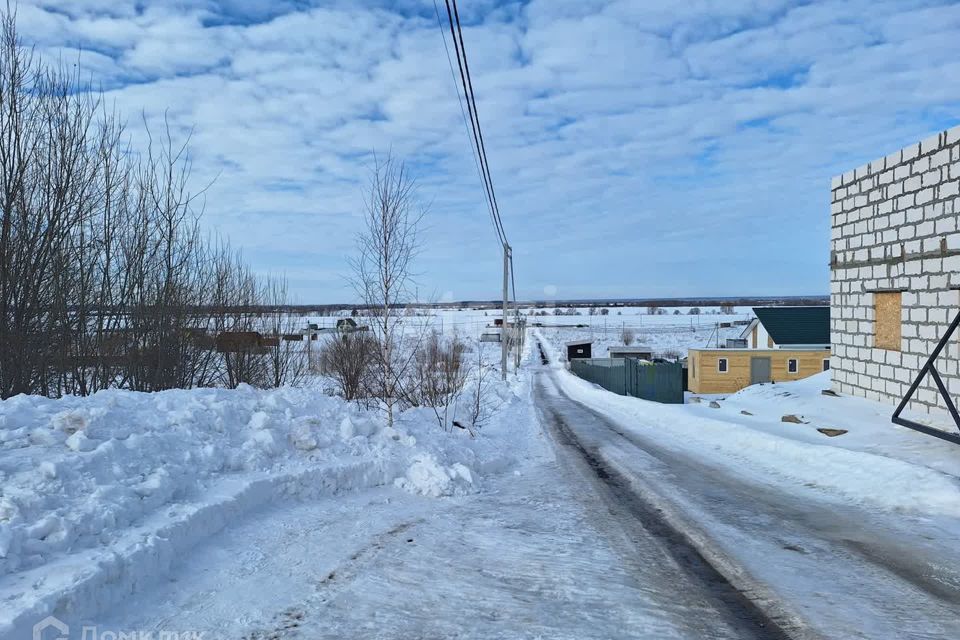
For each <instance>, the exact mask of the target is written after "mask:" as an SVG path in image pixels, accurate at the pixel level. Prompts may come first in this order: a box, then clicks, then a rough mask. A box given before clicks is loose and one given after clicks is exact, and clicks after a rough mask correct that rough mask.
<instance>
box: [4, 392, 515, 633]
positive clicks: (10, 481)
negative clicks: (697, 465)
mask: <svg viewBox="0 0 960 640" xmlns="http://www.w3.org/2000/svg"><path fill="white" fill-rule="evenodd" d="M525 384H526V383H525V382H524V380H523V379H515V380H513V381H511V382H510V383H508V384H506V385H500V386H498V387H497V388H496V390H495V391H496V398H497V401H498V405H499V409H498V413H497V415H496V416H495V419H494V420H492V421H491V424H489V425H488V426H487V427H484V428H482V429H480V430H475V431H476V435H475V437H473V436H471V435H470V434H469V433H467V432H466V431H461V430H459V429H454V430H453V431H452V432H445V431H443V430H441V429H440V427H439V425H438V424H437V421H436V418H435V417H434V416H433V414H432V412H429V411H428V410H425V409H416V410H410V411H407V412H404V413H403V414H401V415H400V416H399V417H398V419H397V420H396V422H395V424H394V426H393V427H388V426H386V424H385V421H384V418H383V417H382V415H381V414H379V413H373V412H368V411H364V410H361V409H358V408H357V407H356V406H355V405H352V404H348V403H345V402H344V401H342V400H341V399H339V398H335V397H330V396H326V395H323V394H321V393H319V392H317V391H315V390H310V389H293V388H281V389H276V390H258V389H254V388H251V387H248V386H241V387H239V388H237V389H234V390H224V389H193V390H189V391H183V390H172V391H165V392H161V393H154V394H145V393H134V392H129V391H119V390H108V391H102V392H100V393H97V394H95V395H93V396H90V397H85V398H80V397H66V398H61V399H57V400H53V399H47V398H42V397H34V396H17V397H14V398H10V399H8V400H5V401H3V402H0V602H3V603H4V604H3V606H2V607H0V638H7V637H22V636H23V634H26V633H27V632H28V630H29V629H30V627H31V626H32V625H33V624H34V623H35V622H36V621H38V620H40V619H42V618H43V617H45V616H46V615H49V614H51V613H57V612H59V613H60V614H62V615H67V614H68V613H69V612H71V611H73V612H83V613H85V614H87V615H90V614H92V613H94V612H96V611H100V610H104V609H106V608H108V607H110V606H111V605H112V604H114V603H117V602H119V601H121V600H122V599H123V598H125V597H126V596H127V595H128V594H129V593H131V592H133V591H135V590H137V589H140V588H142V587H143V586H144V585H145V584H148V583H149V582H150V581H152V580H155V579H156V578H157V577H158V576H162V575H164V574H165V573H166V572H167V571H168V570H169V567H170V566H171V563H172V562H174V560H175V558H176V557H177V556H178V555H179V554H182V553H184V552H186V551H187V550H189V549H190V548H192V547H194V546H195V545H196V544H198V543H199V542H200V541H202V540H204V539H207V538H209V537H210V536H211V535H213V534H214V533H216V532H218V531H219V530H221V529H222V528H223V527H224V526H226V525H227V524H230V523H232V522H236V521H238V520H240V519H242V518H244V517H246V514H248V513H251V512H253V511H255V510H257V509H260V508H263V507H264V506H265V505H269V504H273V503H275V502H276V501H278V500H291V499H292V500H308V499H314V498H316V497H318V496H330V495H335V494H338V493H340V492H343V491H347V490H354V489H363V488H371V487H376V486H394V485H395V486H396V487H399V488H401V489H403V490H405V491H408V492H410V493H413V494H417V495H422V496H429V497H441V496H452V495H464V494H467V493H471V492H475V491H477V490H479V489H480V488H481V486H482V483H481V479H482V477H483V475H484V474H485V473H490V472H495V471H499V470H504V469H506V468H509V467H510V465H511V464H512V463H513V460H514V459H515V456H516V455H517V451H515V450H511V449H510V448H509V447H503V446H502V445H501V444H500V443H499V442H498V440H497V438H495V437H492V436H495V435H497V434H499V433H502V432H503V429H505V428H508V427H505V426H504V425H502V424H500V422H502V421H504V420H506V421H508V422H509V416H510V415H511V411H513V410H514V409H515V408H516V407H517V406H522V405H523V404H524V394H525V393H526V392H525V388H526V387H525ZM488 434H490V435H488Z"/></svg>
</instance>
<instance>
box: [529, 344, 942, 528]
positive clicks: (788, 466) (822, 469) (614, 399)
mask: <svg viewBox="0 0 960 640" xmlns="http://www.w3.org/2000/svg"><path fill="white" fill-rule="evenodd" d="M543 344H544V350H545V351H546V352H548V357H549V358H550V359H551V361H552V366H553V367H554V368H555V369H556V372H557V381H558V384H559V385H560V386H561V387H562V388H563V390H564V391H565V392H566V393H567V394H568V395H570V397H572V398H574V399H575V400H578V401H580V402H583V403H584V404H587V405H589V406H591V407H593V408H595V409H597V410H600V411H603V412H604V413H605V414H606V415H608V416H610V417H612V418H613V419H615V420H617V421H618V422H619V423H620V424H621V425H622V426H623V427H624V428H625V429H627V430H629V431H632V432H634V433H636V434H638V435H639V436H642V437H644V438H647V439H649V440H650V441H651V442H656V443H658V444H660V445H663V446H666V447H669V448H672V449H676V450H682V451H684V452H686V453H689V454H690V455H693V456H696V457H698V458H700V459H701V460H703V461H705V462H707V463H710V464H716V465H723V466H724V467H726V468H729V469H730V470H731V471H733V472H735V473H740V474H743V475H751V476H754V477H761V478H762V481H763V482H781V483H784V484H788V485H791V486H794V487H796V488H797V490H800V491H808V490H815V491H820V492H821V493H823V494H825V495H827V496H831V497H835V498H840V499H842V500H846V501H850V502H856V503H865V504H868V505H870V506H872V507H875V508H883V509H889V510H899V511H904V512H913V513H925V514H938V515H946V516H950V517H960V478H957V477H956V476H954V475H952V474H950V473H948V472H944V471H946V470H947V465H946V464H945V465H944V467H943V470H938V469H935V468H931V466H929V465H928V464H924V463H921V462H920V461H919V460H918V459H915V458H911V457H909V456H904V455H903V451H902V450H901V448H900V446H899V445H900V443H901V442H902V440H903V439H904V438H906V439H909V440H912V441H914V446H915V447H916V446H920V447H921V448H923V449H926V450H927V451H928V452H929V451H931V450H934V449H935V450H938V451H939V452H940V455H941V457H943V456H947V455H951V456H952V455H955V453H956V452H955V448H951V447H953V445H949V444H947V443H942V442H940V441H937V440H934V439H931V438H929V437H926V436H922V435H921V434H917V433H913V432H910V433H904V432H905V431H907V430H903V429H900V428H896V427H893V425H890V422H889V413H888V412H887V408H885V407H883V408H880V407H878V406H876V405H875V406H874V407H873V413H874V414H877V415H884V417H883V418H882V419H877V418H876V417H874V418H872V419H871V418H868V417H865V416H867V415H869V414H867V413H863V415H862V417H861V419H864V420H866V421H867V422H868V423H869V424H871V425H873V426H871V427H868V428H867V430H868V431H869V432H871V433H872V434H873V435H874V442H873V443H872V446H871V447H863V448H860V449H851V448H846V447H845V446H838V445H840V443H841V442H843V440H842V438H843V437H845V436H841V437H840V438H827V437H826V436H823V435H822V434H820V433H816V432H815V429H813V428H812V427H811V428H810V429H808V430H803V431H801V430H800V428H801V427H805V426H806V425H793V424H785V423H781V422H780V418H781V416H783V415H784V414H786V413H790V412H791V411H790V409H789V407H788V404H787V403H786V402H785V400H787V396H785V395H784V393H785V392H786V393H787V395H790V389H794V388H798V387H799V389H806V392H803V393H802V394H801V395H802V396H803V397H804V398H805V399H806V400H805V402H806V403H807V406H810V405H811V403H813V393H812V391H813V389H814V387H816V386H817V384H818V381H817V380H815V379H811V380H807V381H801V382H799V383H785V384H782V385H765V386H764V387H758V388H754V389H752V390H750V391H749V392H744V394H745V396H746V397H747V398H750V397H753V398H754V402H753V404H752V406H753V408H754V409H756V408H757V407H758V406H762V407H764V410H763V413H762V414H760V412H759V411H758V412H757V413H756V414H755V415H754V416H745V415H743V414H741V413H740V410H741V409H740V408H739V406H737V401H736V400H735V398H736V396H733V397H731V398H730V399H728V400H725V401H721V402H720V405H721V408H720V409H712V408H710V407H708V406H706V405H662V404H658V403H655V402H648V401H645V400H640V399H637V398H628V397H624V396H618V395H615V394H613V393H610V392H608V391H605V390H603V389H600V388H598V387H596V386H595V385H592V384H590V383H588V382H586V381H584V380H581V379H580V378H578V377H576V376H574V375H573V374H571V373H569V372H567V371H566V370H565V369H564V368H563V366H562V364H560V362H559V354H558V353H557V351H556V350H555V349H554V348H553V347H552V346H550V345H549V343H547V342H546V341H543ZM803 385H806V386H805V387H804V386H803ZM819 388H825V385H824V384H823V380H820V386H819V387H817V389H818V390H817V394H819ZM771 389H772V391H771ZM758 395H760V396H762V399H758V398H757V397H756V396H758ZM818 398H819V400H818V401H817V402H818V403H820V404H819V405H818V406H821V411H822V413H823V414H825V415H833V416H834V420H831V421H829V423H826V422H825V423H824V424H822V426H843V424H838V422H836V417H837V413H838V412H837V409H836V407H837V405H833V408H832V409H831V406H830V404H828V403H835V402H837V401H838V400H845V399H838V398H829V397H826V396H819V395H818ZM728 403H729V405H730V406H729V407H725V406H724V405H726V404H728ZM862 403H866V401H860V402H859V403H854V404H856V405H859V406H861V411H863V409H862ZM866 404H874V403H866ZM847 406H848V409H849V407H850V406H851V405H850V404H848V405H847ZM879 409H883V411H880V410H879ZM856 415H857V414H856V413H854V417H853V418H850V416H849V414H848V422H849V421H856V420H857V418H856ZM882 429H884V430H889V431H890V432H891V433H896V434H897V436H896V438H887V439H885V440H884V439H882V438H877V437H876V434H878V433H880V432H881V430H882ZM797 433H803V434H804V437H803V438H798V437H796V434H797ZM813 433H816V437H814V435H813ZM916 457H917V458H918V457H920V456H916Z"/></svg>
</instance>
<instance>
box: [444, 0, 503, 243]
mask: <svg viewBox="0 0 960 640" xmlns="http://www.w3.org/2000/svg"><path fill="white" fill-rule="evenodd" d="M433 10H434V11H435V12H436V14H437V26H438V27H440V37H441V38H442V39H443V50H444V51H445V52H446V54H447V66H448V67H450V77H451V78H453V90H454V91H455V92H456V94H457V102H458V103H459V104H460V116H461V117H462V118H463V127H464V130H465V131H466V133H467V141H468V142H469V143H470V155H471V156H472V157H473V165H474V166H475V167H476V169H477V177H478V178H480V182H481V184H482V185H483V188H484V199H485V200H486V202H487V210H488V212H489V213H490V221H491V222H493V227H494V230H495V231H496V232H497V237H498V238H499V239H500V244H503V243H504V242H506V238H505V237H504V235H503V232H502V230H501V228H500V226H499V225H498V224H497V217H496V215H494V210H493V201H492V200H491V199H490V196H489V195H488V193H487V191H486V180H485V179H484V177H483V172H482V171H481V170H480V161H479V160H478V157H477V151H476V150H475V149H474V147H473V140H472V139H471V134H470V124H468V123H467V112H466V110H465V109H464V108H463V99H462V98H461V97H460V88H459V87H458V86H457V73H456V71H454V69H453V60H452V59H451V58H450V48H449V47H448V46H447V35H446V33H444V28H443V21H442V19H441V18H440V8H439V7H438V6H437V0H433ZM455 44H456V43H455ZM458 62H459V60H458ZM470 122H471V124H472V122H473V120H472V119H471V121H470Z"/></svg>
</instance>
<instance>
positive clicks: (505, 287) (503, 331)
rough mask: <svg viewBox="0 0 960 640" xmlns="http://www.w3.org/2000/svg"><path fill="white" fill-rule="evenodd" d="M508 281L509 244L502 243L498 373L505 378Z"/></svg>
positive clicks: (507, 349)
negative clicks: (501, 314)
mask: <svg viewBox="0 0 960 640" xmlns="http://www.w3.org/2000/svg"><path fill="white" fill-rule="evenodd" d="M509 282H510V245H508V244H507V243H504V244H503V326H502V327H500V350H501V354H500V375H501V377H502V378H503V379H504V380H506V379H507V351H509V349H510V344H509V340H508V337H507V313H508V308H507V307H508V305H509V295H508V294H509V287H508V285H509Z"/></svg>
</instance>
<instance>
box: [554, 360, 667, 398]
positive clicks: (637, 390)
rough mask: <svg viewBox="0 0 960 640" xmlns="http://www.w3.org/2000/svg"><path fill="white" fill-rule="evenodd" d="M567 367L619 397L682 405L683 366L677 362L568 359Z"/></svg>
mask: <svg viewBox="0 0 960 640" xmlns="http://www.w3.org/2000/svg"><path fill="white" fill-rule="evenodd" d="M570 370H571V371H572V372H573V373H574V374H576V375H577V376H579V377H580V378H583V379H584V380H586V381H587V382H592V383H594V384H598V385H600V386H601V387H603V388H604V389H606V390H607V391H612V392H613V393H616V394H619V395H621V396H632V397H634V398H643V399H644V400H653V401H654V402H662V403H664V404H683V366H682V365H681V364H680V363H679V362H656V363H652V362H651V363H646V362H640V361H639V360H636V359H635V358H582V359H579V358H578V359H574V360H571V361H570Z"/></svg>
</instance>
